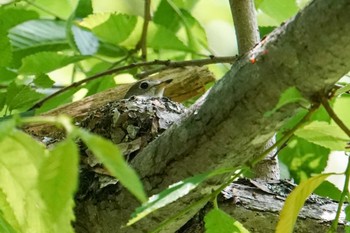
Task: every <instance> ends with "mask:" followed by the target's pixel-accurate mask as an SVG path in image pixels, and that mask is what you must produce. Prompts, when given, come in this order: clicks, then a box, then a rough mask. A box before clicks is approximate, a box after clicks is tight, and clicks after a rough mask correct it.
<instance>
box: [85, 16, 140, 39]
mask: <svg viewBox="0 0 350 233" xmlns="http://www.w3.org/2000/svg"><path fill="white" fill-rule="evenodd" d="M136 23H137V17H136V16H130V15H125V14H116V13H98V14H93V15H90V16H89V17H87V18H85V19H84V20H83V21H82V22H81V23H80V25H81V26H83V27H86V28H89V29H90V30H91V31H92V32H93V33H94V34H95V35H96V36H98V37H99V38H100V39H101V40H103V41H105V42H109V43H112V44H118V43H120V42H122V41H124V40H126V39H127V38H128V37H129V36H130V34H131V32H132V31H133V30H134V28H135V26H136Z"/></svg>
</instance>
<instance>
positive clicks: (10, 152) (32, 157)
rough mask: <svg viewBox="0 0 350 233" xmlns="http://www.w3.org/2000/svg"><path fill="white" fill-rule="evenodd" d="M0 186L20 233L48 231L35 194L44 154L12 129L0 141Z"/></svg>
mask: <svg viewBox="0 0 350 233" xmlns="http://www.w3.org/2000/svg"><path fill="white" fill-rule="evenodd" d="M0 154H1V156H0V180H1V182H0V189H1V190H2V191H3V192H4V193H5V194H6V196H7V201H8V203H9V205H10V206H11V208H12V209H13V213H14V214H15V218H16V220H17V222H18V224H19V227H20V228H21V229H20V232H38V233H41V232H42V233H44V232H48V228H47V227H48V226H47V225H46V222H45V221H44V219H43V218H42V215H43V214H44V213H45V211H44V207H43V205H42V202H41V198H40V197H39V194H38V193H37V189H36V186H37V178H38V171H39V168H40V166H41V163H42V161H43V160H44V158H45V157H46V150H45V148H44V146H43V145H41V144H40V143H39V142H37V141H36V140H34V139H33V138H32V137H30V136H29V135H26V134H25V133H23V132H20V131H16V132H14V133H12V134H11V135H8V136H7V137H5V138H4V139H3V140H2V141H0Z"/></svg>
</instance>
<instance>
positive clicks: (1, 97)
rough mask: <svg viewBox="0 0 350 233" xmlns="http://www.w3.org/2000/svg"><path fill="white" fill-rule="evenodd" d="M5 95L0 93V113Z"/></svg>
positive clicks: (3, 105) (4, 101)
mask: <svg viewBox="0 0 350 233" xmlns="http://www.w3.org/2000/svg"><path fill="white" fill-rule="evenodd" d="M6 94H7V93H6V92H0V111H1V110H2V109H3V108H4V107H5V103H6ZM0 121H1V120H0Z"/></svg>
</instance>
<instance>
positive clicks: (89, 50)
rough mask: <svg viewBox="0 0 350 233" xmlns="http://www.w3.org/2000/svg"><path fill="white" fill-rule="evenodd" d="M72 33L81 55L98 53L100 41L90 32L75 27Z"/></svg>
mask: <svg viewBox="0 0 350 233" xmlns="http://www.w3.org/2000/svg"><path fill="white" fill-rule="evenodd" d="M72 33H73V38H74V43H75V44H76V46H77V48H78V50H79V52H80V54H82V55H93V54H95V53H96V52H97V51H98V48H99V45H100V44H99V41H98V39H97V38H96V37H95V36H94V34H92V33H91V32H90V31H87V30H85V29H82V28H80V27H76V26H73V27H72Z"/></svg>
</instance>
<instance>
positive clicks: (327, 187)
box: [314, 180, 341, 201]
mask: <svg viewBox="0 0 350 233" xmlns="http://www.w3.org/2000/svg"><path fill="white" fill-rule="evenodd" d="M314 193H315V194H317V195H320V196H323V197H327V198H331V199H332V200H335V201H339V199H340V195H341V191H340V190H339V189H338V188H337V187H336V186H335V185H334V184H333V183H331V182H329V181H327V180H326V181H324V182H323V183H322V184H320V186H318V187H317V189H315V192H314Z"/></svg>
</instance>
